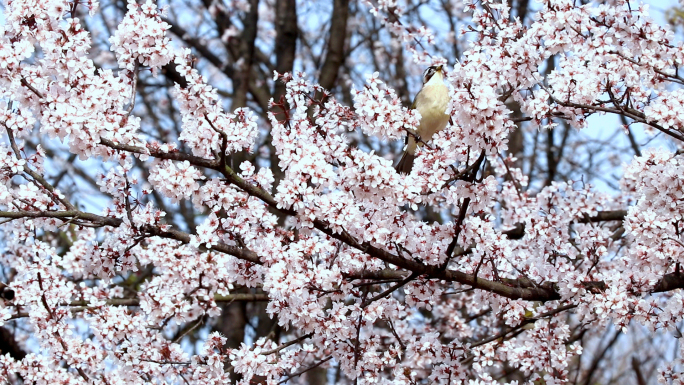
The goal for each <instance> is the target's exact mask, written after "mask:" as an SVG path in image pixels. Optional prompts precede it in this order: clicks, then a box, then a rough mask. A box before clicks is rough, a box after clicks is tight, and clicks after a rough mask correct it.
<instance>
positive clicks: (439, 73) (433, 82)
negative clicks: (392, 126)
mask: <svg viewBox="0 0 684 385" xmlns="http://www.w3.org/2000/svg"><path fill="white" fill-rule="evenodd" d="M448 103H449V89H448V88H447V86H446V85H445V84H444V72H443V68H442V66H441V65H438V66H430V67H428V68H427V69H426V70H425V72H424V73H423V88H421V89H420V91H418V94H416V98H415V99H413V104H411V109H417V110H418V112H420V116H421V118H420V125H419V126H418V129H417V130H416V133H417V134H418V136H420V140H421V142H426V143H427V142H428V141H430V139H432V136H433V135H434V134H436V133H438V132H439V131H442V130H443V129H444V127H446V125H447V123H449V115H447V114H445V113H444V112H445V111H446V108H447V104H448ZM422 145H423V143H418V142H416V138H415V137H413V136H412V135H407V136H406V149H405V150H404V154H403V155H402V156H401V159H400V160H399V163H397V166H396V167H395V169H396V170H397V171H398V172H400V173H402V174H408V173H410V172H411V169H412V168H413V161H414V160H415V159H416V148H417V147H418V146H422Z"/></svg>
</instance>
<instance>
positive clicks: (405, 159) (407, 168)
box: [394, 151, 416, 174]
mask: <svg viewBox="0 0 684 385" xmlns="http://www.w3.org/2000/svg"><path fill="white" fill-rule="evenodd" d="M415 159H416V156H415V155H413V154H409V153H408V151H404V155H402V156H401V159H400V160H399V163H397V165H396V166H395V167H394V169H395V170H397V172H398V173H401V174H409V173H411V169H412V168H413V161H414V160H415Z"/></svg>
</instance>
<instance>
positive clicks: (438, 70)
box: [423, 65, 444, 85]
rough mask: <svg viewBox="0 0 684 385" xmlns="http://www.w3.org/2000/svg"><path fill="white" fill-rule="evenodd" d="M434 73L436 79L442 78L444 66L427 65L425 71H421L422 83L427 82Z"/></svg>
mask: <svg viewBox="0 0 684 385" xmlns="http://www.w3.org/2000/svg"><path fill="white" fill-rule="evenodd" d="M435 75H437V76H436V77H437V78H438V80H442V79H444V66H442V65H438V66H430V67H428V68H427V69H426V70H425V72H423V85H425V84H427V82H429V81H430V79H432V78H433V77H435Z"/></svg>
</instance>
